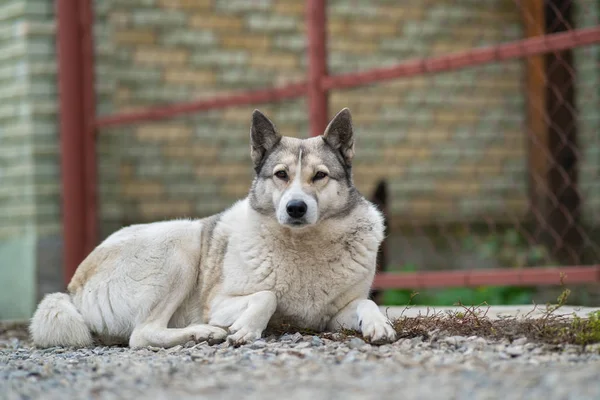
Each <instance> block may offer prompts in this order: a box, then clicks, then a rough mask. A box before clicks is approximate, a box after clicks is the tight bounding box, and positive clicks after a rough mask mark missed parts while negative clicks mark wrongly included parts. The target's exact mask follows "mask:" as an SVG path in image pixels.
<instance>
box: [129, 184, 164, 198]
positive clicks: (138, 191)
mask: <svg viewBox="0 0 600 400" xmlns="http://www.w3.org/2000/svg"><path fill="white" fill-rule="evenodd" d="M163 191H164V188H163V186H162V185H161V184H160V183H156V182H128V183H126V184H124V185H123V195H124V196H126V197H146V196H158V195H160V194H162V193H163Z"/></svg>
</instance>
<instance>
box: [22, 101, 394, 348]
mask: <svg viewBox="0 0 600 400" xmlns="http://www.w3.org/2000/svg"><path fill="white" fill-rule="evenodd" d="M250 131H251V132H250V154H251V159H252V163H253V167H254V171H255V174H254V179H253V181H252V185H251V189H250V191H249V194H248V196H247V197H246V198H245V199H243V200H240V201H238V202H237V203H235V204H234V205H232V206H231V207H230V208H229V209H227V210H226V211H223V212H222V213H220V214H217V215H214V216H211V217H207V218H203V219H195V220H189V219H185V220H182V219H180V220H171V221H163V222H155V223H148V224H137V225H131V226H128V227H125V228H122V229H120V230H118V231H117V232H115V233H113V234H112V235H110V236H109V237H108V238H107V239H105V240H104V241H103V242H102V243H101V244H100V245H98V246H97V247H96V248H95V249H94V250H93V251H92V252H91V253H90V254H89V255H88V257H87V258H86V259H85V260H84V261H83V262H82V263H81V264H80V265H79V266H78V268H77V271H76V272H75V274H74V276H73V278H72V280H71V281H70V283H69V285H68V287H67V291H68V293H52V294H48V295H46V296H45V297H44V298H43V299H42V301H41V302H40V304H39V305H38V308H37V310H36V311H35V313H34V315H33V317H32V320H31V323H30V334H31V337H32V339H33V342H34V344H35V345H36V346H38V347H42V348H43V347H52V346H65V347H66V346H70V347H87V346H91V345H93V344H94V342H95V341H98V340H100V341H103V340H105V341H109V342H115V341H116V342H122V343H123V344H128V345H129V346H130V347H134V348H138V347H145V346H155V347H163V348H168V347H172V346H176V345H179V344H185V343H187V342H189V341H194V342H201V341H213V342H214V341H221V342H223V341H226V342H227V343H228V344H231V345H241V344H245V343H250V342H253V341H255V340H257V339H259V338H261V336H262V334H263V332H264V331H265V329H266V328H267V327H268V326H269V324H277V323H281V322H282V321H285V322H286V323H289V324H291V325H292V326H295V327H299V328H303V329H310V330H314V331H324V330H330V331H336V330H340V329H353V330H357V331H359V332H361V333H362V335H363V337H365V338H366V339H367V340H369V341H371V342H373V343H384V342H391V341H394V340H395V337H396V332H395V331H394V329H393V327H392V325H391V323H390V321H389V320H388V319H387V318H386V317H385V316H384V315H383V314H382V313H381V311H380V310H379V308H378V307H377V306H376V304H375V303H374V302H373V301H371V300H369V299H368V295H369V290H370V287H371V284H372V282H373V278H374V275H375V269H376V258H377V252H378V248H379V246H380V244H381V242H382V240H383V235H384V220H383V216H382V214H381V212H380V211H379V210H378V209H377V208H376V207H375V206H374V205H373V204H372V203H370V202H369V201H368V200H366V199H365V198H364V197H363V196H362V195H361V194H360V193H359V192H358V190H357V189H356V188H355V187H354V185H353V182H352V159H353V157H354V132H353V128H352V119H351V114H350V111H349V110H348V109H347V108H345V109H343V110H341V111H340V112H339V113H338V114H337V115H336V116H335V117H334V118H333V119H332V120H331V121H330V122H329V124H328V126H327V128H326V130H325V132H324V133H323V134H322V135H321V136H317V137H312V138H308V139H297V138H292V137H285V136H282V135H281V134H280V133H279V132H278V130H277V128H276V127H275V125H274V124H273V123H272V122H271V121H270V120H269V119H268V118H267V117H266V116H265V115H264V114H262V113H261V112H260V111H258V110H255V111H254V112H253V114H252V124H251V130H250Z"/></svg>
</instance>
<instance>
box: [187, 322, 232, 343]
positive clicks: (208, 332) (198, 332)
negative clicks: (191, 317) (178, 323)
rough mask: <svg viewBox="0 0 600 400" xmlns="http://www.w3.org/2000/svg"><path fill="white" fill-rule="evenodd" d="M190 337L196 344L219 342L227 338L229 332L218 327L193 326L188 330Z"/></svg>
mask: <svg viewBox="0 0 600 400" xmlns="http://www.w3.org/2000/svg"><path fill="white" fill-rule="evenodd" d="M187 329H188V330H189V331H190V336H191V337H192V340H194V341H195V342H204V341H207V342H211V341H212V342H218V341H223V340H225V338H226V337H227V331H226V330H225V329H222V328H219V327H217V326H210V325H192V326H189V327H188V328H187Z"/></svg>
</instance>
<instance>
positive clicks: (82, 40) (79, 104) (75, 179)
mask: <svg viewBox="0 0 600 400" xmlns="http://www.w3.org/2000/svg"><path fill="white" fill-rule="evenodd" d="M56 7H57V8H56V11H57V20H58V28H57V36H56V40H57V43H56V45H57V50H58V88H59V103H60V116H59V120H60V150H61V157H60V166H61V184H62V220H63V248H64V250H63V257H64V260H63V263H64V279H65V281H66V282H69V280H70V279H71V277H72V276H73V274H74V273H75V270H76V269H77V266H78V265H79V263H80V262H81V261H83V259H84V258H85V256H86V255H87V253H88V252H89V251H91V250H92V248H93V246H95V244H96V226H97V224H96V208H95V204H96V203H95V191H96V158H95V140H94V118H95V115H94V113H95V110H94V108H95V107H94V97H95V92H94V84H93V45H92V37H91V29H92V27H91V25H90V24H91V3H90V2H89V0H86V1H83V2H77V3H76V4H75V3H73V2H72V1H70V0H57V2H56Z"/></svg>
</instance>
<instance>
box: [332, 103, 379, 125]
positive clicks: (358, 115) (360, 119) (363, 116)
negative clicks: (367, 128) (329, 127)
mask: <svg viewBox="0 0 600 400" xmlns="http://www.w3.org/2000/svg"><path fill="white" fill-rule="evenodd" d="M330 104H331V103H330ZM344 107H346V104H345V103H341V104H331V109H332V110H340V109H342V108H344ZM330 117H333V115H331V116H330ZM352 121H353V122H354V123H355V124H357V125H367V124H372V123H374V122H380V121H381V117H380V116H379V115H378V114H375V113H364V112H353V114H352Z"/></svg>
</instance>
